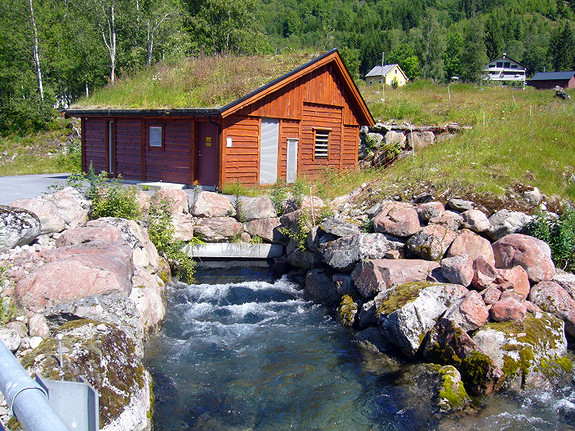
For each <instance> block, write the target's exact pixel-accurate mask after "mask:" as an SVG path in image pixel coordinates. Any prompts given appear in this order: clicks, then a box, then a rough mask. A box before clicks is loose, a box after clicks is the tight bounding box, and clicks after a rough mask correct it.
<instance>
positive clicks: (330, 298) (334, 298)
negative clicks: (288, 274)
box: [305, 269, 341, 306]
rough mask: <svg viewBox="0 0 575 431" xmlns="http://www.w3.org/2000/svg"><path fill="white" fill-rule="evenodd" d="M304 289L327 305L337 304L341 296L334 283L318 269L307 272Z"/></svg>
mask: <svg viewBox="0 0 575 431" xmlns="http://www.w3.org/2000/svg"><path fill="white" fill-rule="evenodd" d="M305 291H306V292H307V293H308V294H309V295H310V296H311V297H312V298H313V299H315V300H316V301H318V302H321V303H322V304H326V305H329V306H333V305H336V304H338V303H339V300H340V297H341V295H340V294H339V292H338V289H337V285H336V283H334V281H333V279H332V278H331V277H330V276H329V275H327V274H326V273H324V272H323V271H322V270H320V269H312V270H311V271H309V272H308V273H307V275H306V277H305Z"/></svg>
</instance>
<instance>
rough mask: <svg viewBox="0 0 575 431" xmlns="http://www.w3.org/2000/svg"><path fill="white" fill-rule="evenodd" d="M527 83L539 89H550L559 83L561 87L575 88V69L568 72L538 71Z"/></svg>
mask: <svg viewBox="0 0 575 431" xmlns="http://www.w3.org/2000/svg"><path fill="white" fill-rule="evenodd" d="M527 85H530V86H531V87H535V88H537V89H538V90H550V89H553V88H555V86H556V85H558V86H559V87H561V88H564V89H569V88H575V70H571V71H566V72H537V73H536V74H535V76H534V77H533V78H531V80H530V81H529V82H528V84H527Z"/></svg>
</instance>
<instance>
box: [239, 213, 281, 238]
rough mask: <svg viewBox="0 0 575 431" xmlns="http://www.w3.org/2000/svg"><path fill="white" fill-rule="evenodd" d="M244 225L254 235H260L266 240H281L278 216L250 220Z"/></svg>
mask: <svg viewBox="0 0 575 431" xmlns="http://www.w3.org/2000/svg"><path fill="white" fill-rule="evenodd" d="M244 226H245V229H246V231H247V232H248V233H249V234H250V235H251V236H252V237H255V236H257V237H260V238H261V239H262V240H264V241H265V242H272V243H279V242H280V237H281V234H280V232H279V230H278V229H279V227H280V226H281V225H280V221H279V219H278V218H277V217H273V218H260V219H255V220H250V221H249V222H247V223H246V224H245V225H244Z"/></svg>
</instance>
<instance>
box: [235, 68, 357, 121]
mask: <svg viewBox="0 0 575 431" xmlns="http://www.w3.org/2000/svg"><path fill="white" fill-rule="evenodd" d="M346 94H347V92H346V90H345V82H344V81H343V79H341V77H340V76H339V73H338V72H337V71H336V68H335V65H334V64H333V63H329V64H327V65H324V66H322V67H321V68H319V69H316V70H312V71H311V72H309V73H308V74H306V75H304V76H302V77H301V78H299V79H298V80H297V81H294V82H292V83H290V84H288V85H286V86H285V87H283V88H281V89H279V90H277V91H276V92H275V93H272V94H269V95H267V96H265V97H263V98H262V99H260V100H258V101H256V102H254V103H253V104H251V105H248V106H246V107H245V108H243V109H242V110H241V111H240V112H239V115H243V116H255V117H267V118H282V119H293V120H301V119H302V116H303V103H304V102H309V103H317V104H324V105H330V106H337V107H342V108H344V109H343V112H344V116H343V119H344V123H345V124H347V125H353V126H357V125H359V120H358V118H357V116H356V113H355V112H354V110H353V109H352V106H353V105H352V102H351V100H348V99H350V98H349V96H346Z"/></svg>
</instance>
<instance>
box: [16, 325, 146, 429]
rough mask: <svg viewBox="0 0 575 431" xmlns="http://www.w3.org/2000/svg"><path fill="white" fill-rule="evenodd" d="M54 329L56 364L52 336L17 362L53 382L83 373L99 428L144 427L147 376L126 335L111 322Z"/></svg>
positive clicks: (74, 379)
mask: <svg viewBox="0 0 575 431" xmlns="http://www.w3.org/2000/svg"><path fill="white" fill-rule="evenodd" d="M57 333H58V334H62V336H63V339H62V346H63V349H62V350H63V367H62V368H60V366H59V364H58V359H57V358H58V342H57V341H56V339H55V338H46V339H45V340H44V341H43V342H42V343H41V344H40V346H38V348H36V349H35V350H33V351H32V352H30V353H29V354H28V355H26V356H25V357H24V358H23V359H22V365H23V366H24V367H25V368H27V369H28V370H29V371H30V372H31V373H40V374H42V375H43V376H44V377H46V378H48V379H53V380H69V381H77V380H78V377H79V376H84V377H85V378H86V379H87V381H88V382H89V383H90V384H91V385H92V386H93V387H94V388H95V389H96V390H97V391H98V394H99V395H100V426H101V429H102V430H107V431H111V430H148V429H150V428H151V421H150V416H151V415H150V412H151V409H152V403H151V377H150V375H149V373H148V372H147V371H146V370H145V369H144V366H143V364H142V361H141V359H140V358H139V357H138V356H137V355H136V354H135V348H134V344H133V342H132V341H131V340H130V338H129V337H127V336H126V334H125V333H124V332H123V331H121V330H119V329H118V328H116V327H115V326H113V325H109V324H104V323H100V322H96V321H93V320H87V319H82V320H76V321H73V322H69V323H66V324H65V325H63V326H61V327H60V328H59V329H58V331H57Z"/></svg>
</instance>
